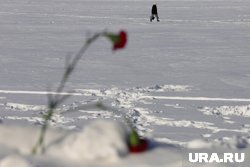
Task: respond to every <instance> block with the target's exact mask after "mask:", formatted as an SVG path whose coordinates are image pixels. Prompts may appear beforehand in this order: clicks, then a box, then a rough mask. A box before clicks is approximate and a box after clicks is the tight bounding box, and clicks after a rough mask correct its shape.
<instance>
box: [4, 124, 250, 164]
mask: <svg viewBox="0 0 250 167" xmlns="http://www.w3.org/2000/svg"><path fill="white" fill-rule="evenodd" d="M38 132H39V129H37V128H35V127H16V126H4V125H1V126H0V167H13V166H17V165H18V167H39V166H42V167H52V166H53V167H69V166H74V167H89V166H93V167H107V166H109V167H116V166H119V167H127V166H131V167H142V166H143V167H165V166H168V167H181V166H182V163H183V161H184V159H183V156H185V155H184V154H183V153H185V149H186V152H187V151H188V152H189V151H190V152H192V151H194V150H197V149H199V150H202V149H206V150H207V151H214V150H215V149H214V148H216V149H217V150H222V151H225V152H233V151H235V150H236V151H238V150H244V151H245V152H246V153H250V149H249V148H248V145H249V144H248V143H249V142H250V139H249V138H246V137H235V138H233V139H228V140H227V139H223V140H217V141H213V142H208V141H205V140H194V141H191V142H188V143H187V144H186V146H184V147H183V149H184V151H182V149H181V148H180V147H176V146H174V145H171V144H163V143H158V142H153V141H152V143H151V144H152V147H151V148H152V149H151V150H148V151H147V152H145V153H142V154H138V155H133V154H128V148H127V135H128V132H127V128H126V127H125V126H124V125H123V124H120V123H117V122H114V121H97V122H93V123H92V124H90V125H88V126H86V128H85V129H84V130H82V131H80V132H71V133H68V132H67V131H55V130H52V129H49V130H48V133H47V135H46V148H47V150H46V153H45V154H42V155H38V156H32V155H30V150H31V148H32V146H33V144H34V142H35V141H36V139H37V137H38ZM246 161H247V162H249V160H248V159H247V160H246ZM184 162H185V161H184ZM215 166H226V165H223V164H222V165H221V164H218V165H215Z"/></svg>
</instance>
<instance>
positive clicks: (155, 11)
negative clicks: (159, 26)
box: [150, 3, 160, 22]
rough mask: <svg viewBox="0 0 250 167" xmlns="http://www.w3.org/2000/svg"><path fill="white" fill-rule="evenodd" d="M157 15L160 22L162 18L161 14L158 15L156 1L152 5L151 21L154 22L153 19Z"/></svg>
mask: <svg viewBox="0 0 250 167" xmlns="http://www.w3.org/2000/svg"><path fill="white" fill-rule="evenodd" d="M155 17H156V19H157V21H158V22H159V21H160V20H159V16H158V12H157V6H156V3H154V4H153V6H152V10H151V16H150V21H151V22H152V20H154V19H155Z"/></svg>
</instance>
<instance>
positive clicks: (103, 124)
mask: <svg viewBox="0 0 250 167" xmlns="http://www.w3.org/2000/svg"><path fill="white" fill-rule="evenodd" d="M127 136H128V132H127V129H126V127H125V126H124V125H123V124H120V123H117V122H110V121H97V122H94V123H93V124H90V125H89V126H87V127H86V128H85V129H84V130H83V131H81V132H78V133H75V134H72V135H69V136H67V137H66V138H64V139H63V140H62V141H61V142H60V143H57V144H55V145H53V146H52V147H50V148H49V149H48V151H47V154H48V155H51V156H55V157H61V158H62V156H63V157H64V156H66V157H67V158H68V159H69V160H73V161H85V160H102V161H116V160H118V159H119V158H120V157H123V156H125V155H127V153H128V148H127Z"/></svg>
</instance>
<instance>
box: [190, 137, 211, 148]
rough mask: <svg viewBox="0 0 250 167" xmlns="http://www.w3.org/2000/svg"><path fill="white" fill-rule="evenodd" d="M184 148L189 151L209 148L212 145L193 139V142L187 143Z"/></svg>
mask: <svg viewBox="0 0 250 167" xmlns="http://www.w3.org/2000/svg"><path fill="white" fill-rule="evenodd" d="M186 147H187V148H189V149H201V148H211V147H212V143H209V142H207V141H205V140H202V139H195V140H192V141H190V142H188V143H187V145H186Z"/></svg>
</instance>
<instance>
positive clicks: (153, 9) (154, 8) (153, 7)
mask: <svg viewBox="0 0 250 167" xmlns="http://www.w3.org/2000/svg"><path fill="white" fill-rule="evenodd" d="M151 13H152V14H157V6H156V5H153V6H152V10H151Z"/></svg>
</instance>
